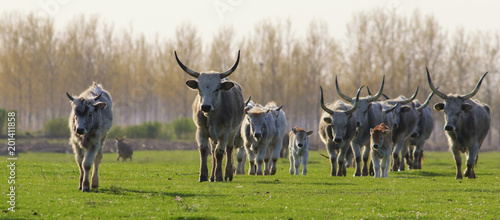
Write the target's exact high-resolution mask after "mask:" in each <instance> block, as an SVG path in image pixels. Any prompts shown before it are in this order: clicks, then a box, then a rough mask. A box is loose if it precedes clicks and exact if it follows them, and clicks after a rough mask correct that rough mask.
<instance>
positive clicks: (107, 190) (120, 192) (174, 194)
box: [96, 186, 222, 198]
mask: <svg viewBox="0 0 500 220" xmlns="http://www.w3.org/2000/svg"><path fill="white" fill-rule="evenodd" d="M96 193H104V194H114V195H125V194H128V193H137V194H152V195H159V196H171V197H177V196H180V197H182V198H184V197H195V196H196V197H199V196H207V197H217V196H222V195H218V194H194V193H179V192H160V191H151V190H136V189H126V188H122V187H116V186H111V187H110V188H104V189H99V191H98V192H96Z"/></svg>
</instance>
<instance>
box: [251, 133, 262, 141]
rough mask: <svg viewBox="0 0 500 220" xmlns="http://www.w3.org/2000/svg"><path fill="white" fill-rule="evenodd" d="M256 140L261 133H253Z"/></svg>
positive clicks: (260, 136)
mask: <svg viewBox="0 0 500 220" xmlns="http://www.w3.org/2000/svg"><path fill="white" fill-rule="evenodd" d="M253 136H254V137H255V138H256V139H257V140H260V138H262V134H261V133H255V134H254V135H253Z"/></svg>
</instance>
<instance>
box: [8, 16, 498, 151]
mask: <svg viewBox="0 0 500 220" xmlns="http://www.w3.org/2000/svg"><path fill="white" fill-rule="evenodd" d="M169 28H175V35H174V36H156V37H154V38H148V37H146V36H145V35H144V34H142V33H135V32H134V31H133V30H132V29H131V28H130V29H118V28H115V27H114V25H113V24H112V23H109V22H107V21H105V20H104V19H102V18H101V17H99V16H85V15H80V16H76V17H75V18H74V19H73V20H71V21H69V22H68V24H67V25H66V26H65V27H64V28H62V29H59V30H56V29H55V26H54V21H53V19H51V18H46V17H37V16H35V15H34V14H25V13H19V12H5V13H3V14H2V15H1V19H0V79H1V80H0V94H1V95H0V108H5V109H8V110H17V111H18V114H19V119H20V120H19V129H22V130H37V129H41V128H42V127H43V124H44V122H45V121H47V120H49V119H53V118H57V117H67V116H68V114H69V111H70V105H69V103H68V100H67V97H66V95H65V92H69V93H70V94H76V95H77V94H79V93H80V92H82V91H83V90H84V89H86V88H87V87H88V86H90V85H91V84H92V81H95V82H98V83H101V84H103V87H104V88H105V89H106V90H108V91H109V92H110V94H111V95H112V98H113V102H114V115H115V117H114V124H115V125H135V124H140V123H143V122H147V121H158V122H171V121H173V120H175V119H177V118H180V117H191V103H192V101H193V99H194V97H195V95H196V93H195V92H193V91H190V90H189V89H188V88H186V86H185V81H186V80H188V79H189V78H190V76H188V75H187V74H185V73H184V72H183V71H182V70H181V69H180V68H179V67H178V65H177V63H176V61H175V58H174V55H173V51H174V50H176V51H177V53H178V55H179V57H180V58H181V60H182V61H183V62H184V64H186V65H187V66H189V67H190V68H191V69H194V70H197V71H207V70H216V71H224V70H226V69H228V68H229V67H230V66H231V65H232V64H233V63H234V61H235V59H236V55H237V51H238V50H241V61H240V65H239V67H238V69H237V70H236V72H235V73H234V74H232V75H231V79H232V80H235V81H237V82H238V83H239V84H240V85H241V86H242V88H243V95H244V98H245V99H246V98H247V97H249V96H252V100H254V101H255V102H258V103H262V104H265V103H266V102H268V101H276V102H277V103H278V105H282V104H283V105H284V111H285V112H286V115H287V121H288V126H289V127H290V128H291V127H292V126H302V127H306V128H308V129H314V130H316V129H317V125H318V121H319V116H320V113H321V111H320V110H321V109H320V107H319V86H320V85H321V86H323V88H324V89H325V99H326V101H328V102H333V101H334V100H337V99H339V98H340V97H339V96H338V95H337V92H336V90H335V84H334V83H335V82H334V78H335V75H337V76H338V79H339V83H340V87H341V89H342V91H343V92H344V93H345V94H349V95H351V96H354V94H355V91H356V90H357V88H359V87H360V86H361V85H366V86H369V87H371V88H373V89H372V90H377V89H378V88H379V86H380V83H381V80H382V76H383V75H385V76H386V82H385V88H384V94H386V95H387V96H389V97H391V98H392V97H396V96H398V95H405V96H406V97H409V96H411V95H412V94H413V92H414V91H415V89H416V87H417V86H420V92H419V94H418V96H417V98H418V99H419V100H421V101H424V100H425V98H426V97H427V95H428V94H429V93H430V92H431V91H430V89H429V87H428V85H427V79H426V76H425V67H428V68H429V70H430V73H431V75H432V77H433V80H434V82H435V84H436V85H439V86H440V90H442V91H443V92H445V93H448V92H450V93H468V92H470V91H471V90H472V89H473V86H474V85H475V83H477V80H478V79H479V77H480V76H481V75H482V74H483V73H484V72H486V71H489V74H488V76H487V77H486V78H485V81H484V82H483V85H482V86H481V89H480V91H479V93H478V94H477V95H476V96H475V98H477V99H479V100H481V101H483V102H485V103H487V104H489V105H490V106H491V108H492V110H493V111H492V121H499V119H500V114H499V113H498V111H495V109H500V100H498V99H496V98H494V97H500V94H499V93H500V91H499V90H498V89H495V87H494V85H495V84H497V83H498V82H499V76H498V73H499V68H500V67H499V65H500V56H499V49H500V34H499V32H498V30H492V31H481V32H479V31H470V30H466V29H464V28H458V29H456V30H447V29H446V28H444V27H442V26H441V25H440V24H439V21H438V20H436V18H435V17H433V16H432V15H426V14H422V13H421V12H420V11H418V10H416V11H414V12H413V13H412V14H410V15H402V14H399V13H397V12H396V11H391V10H383V9H380V8H375V9H372V10H368V11H361V12H357V13H355V14H353V15H352V18H351V20H350V21H349V22H348V24H346V28H347V32H346V36H345V38H342V39H335V38H334V37H333V36H332V34H331V32H334V31H336V30H331V29H330V28H329V25H328V21H324V20H312V21H311V22H310V23H309V25H308V27H307V32H306V33H305V36H304V37H298V36H296V34H295V29H294V26H293V24H292V22H291V21H290V20H286V19H263V20H261V21H260V22H258V23H256V24H255V28H254V30H253V31H252V32H251V33H248V34H247V35H244V37H241V38H239V39H236V38H235V37H234V36H235V34H236V33H235V30H234V28H233V27H232V26H225V27H222V28H220V29H219V30H218V31H217V32H216V33H215V35H214V36H213V38H212V39H211V40H207V39H202V37H201V36H200V33H199V32H198V30H197V28H196V26H194V25H193V24H191V23H182V24H180V25H178V26H177V27H169ZM206 42H209V43H206ZM362 95H367V93H366V91H363V93H362ZM438 100H439V99H438V98H436V97H435V98H434V99H433V100H432V102H431V106H432V105H433V104H434V103H436V102H437V101H438ZM433 116H434V118H435V120H436V122H437V123H436V124H437V125H436V127H437V129H435V131H437V132H441V135H442V129H441V128H442V123H443V119H442V117H443V116H442V114H434V115H433ZM491 124H492V129H491V130H492V131H491V132H490V133H491V134H492V135H490V137H489V139H488V140H489V141H488V143H489V144H490V145H493V144H498V143H499V142H500V136H499V135H498V131H499V127H500V125H499V123H494V122H493V123H491ZM438 134H439V133H438ZM492 137H497V138H495V139H496V140H492ZM443 139H444V136H443Z"/></svg>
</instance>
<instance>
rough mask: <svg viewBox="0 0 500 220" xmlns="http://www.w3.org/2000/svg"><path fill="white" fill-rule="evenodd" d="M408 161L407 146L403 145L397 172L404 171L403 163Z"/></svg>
mask: <svg viewBox="0 0 500 220" xmlns="http://www.w3.org/2000/svg"><path fill="white" fill-rule="evenodd" d="M408 160H409V155H408V146H407V145H406V143H405V144H403V147H402V148H401V162H400V163H399V171H405V166H406V164H405V162H406V161H408Z"/></svg>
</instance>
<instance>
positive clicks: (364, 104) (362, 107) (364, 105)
mask: <svg viewBox="0 0 500 220" xmlns="http://www.w3.org/2000/svg"><path fill="white" fill-rule="evenodd" d="M384 82H385V76H384V77H382V84H381V85H380V89H379V91H378V92H377V94H375V96H371V95H370V96H367V97H363V98H360V99H359V103H358V108H357V109H356V113H355V114H356V120H357V121H356V127H362V126H363V121H364V120H365V119H366V117H367V115H368V111H369V110H370V108H371V106H372V104H371V102H373V101H376V100H377V99H378V98H379V97H380V96H381V95H382V90H383V89H384ZM335 86H336V88H337V92H338V94H339V96H340V97H341V98H342V99H344V100H346V101H348V102H350V103H351V104H354V98H350V97H349V96H347V95H344V93H342V91H340V88H339V84H338V81H337V76H335Z"/></svg>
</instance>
